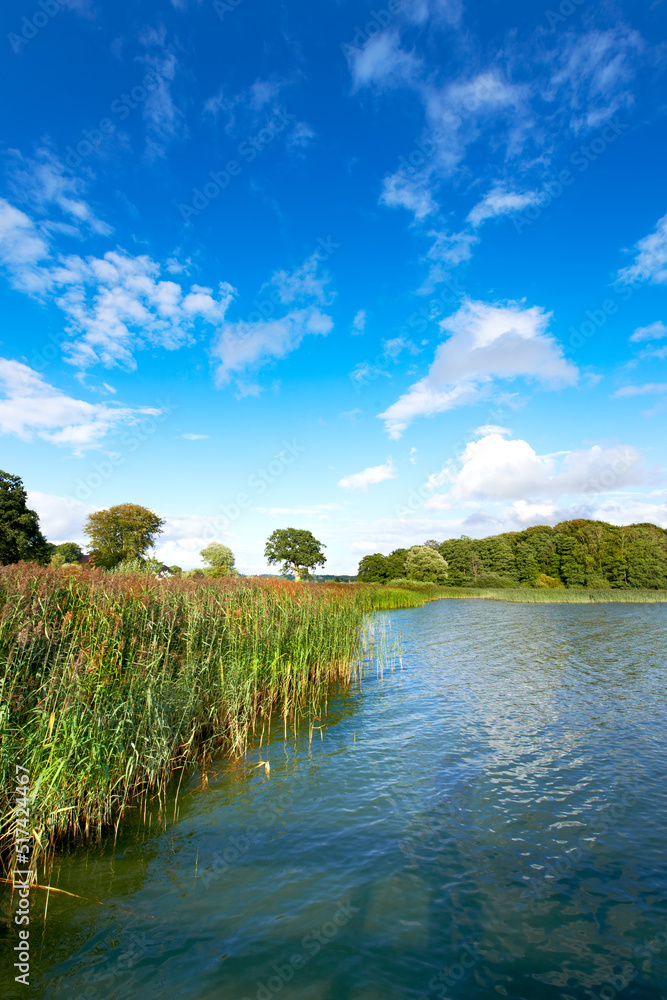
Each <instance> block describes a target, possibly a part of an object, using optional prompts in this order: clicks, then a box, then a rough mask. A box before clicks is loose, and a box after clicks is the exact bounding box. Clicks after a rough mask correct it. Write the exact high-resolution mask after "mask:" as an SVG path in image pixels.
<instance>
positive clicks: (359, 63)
mask: <svg viewBox="0 0 667 1000" xmlns="http://www.w3.org/2000/svg"><path fill="white" fill-rule="evenodd" d="M346 56H347V61H348V64H349V66H350V71H351V73H352V80H353V83H354V88H355V90H358V89H359V88H361V87H365V86H369V85H376V86H396V85H398V84H400V83H403V82H407V81H409V80H411V79H412V78H414V77H415V75H416V74H417V73H418V72H419V69H420V61H419V59H417V58H416V57H415V56H414V55H413V54H412V53H410V52H406V51H404V50H403V49H402V48H401V46H400V35H399V31H398V29H397V28H396V27H393V26H392V27H390V28H387V29H386V30H385V31H381V32H380V33H379V34H377V35H372V36H371V37H370V38H369V39H368V40H367V41H365V42H364V44H363V45H362V46H360V47H359V46H356V45H349V46H348V48H347V51H346Z"/></svg>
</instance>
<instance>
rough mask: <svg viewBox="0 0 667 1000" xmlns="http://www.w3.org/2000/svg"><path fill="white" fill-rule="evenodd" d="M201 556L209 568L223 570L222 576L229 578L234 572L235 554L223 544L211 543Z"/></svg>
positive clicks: (202, 551)
mask: <svg viewBox="0 0 667 1000" xmlns="http://www.w3.org/2000/svg"><path fill="white" fill-rule="evenodd" d="M199 555H200V556H201V557H202V559H203V560H204V562H205V563H208V564H209V566H213V567H214V568H215V569H219V570H221V571H222V572H221V573H220V575H221V576H229V575H230V574H231V573H232V572H233V570H234V553H233V552H232V550H231V549H230V548H227V546H226V545H223V544H222V542H209V544H208V545H207V546H206V548H205V549H202V550H201V552H200V553H199Z"/></svg>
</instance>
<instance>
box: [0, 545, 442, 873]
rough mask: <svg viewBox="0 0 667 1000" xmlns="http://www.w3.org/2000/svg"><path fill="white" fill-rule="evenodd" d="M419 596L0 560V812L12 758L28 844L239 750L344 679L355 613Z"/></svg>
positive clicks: (96, 819) (44, 845) (75, 827)
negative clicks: (26, 791)
mask: <svg viewBox="0 0 667 1000" xmlns="http://www.w3.org/2000/svg"><path fill="white" fill-rule="evenodd" d="M421 604H423V598H422V597H420V596H419V595H417V594H413V593H410V592H407V591H402V590H398V589H394V588H385V587H372V586H355V585H349V584H298V583H292V582H289V581H283V580H266V579H263V580H259V579H252V578H250V579H248V578H240V579H239V578H233V577H223V578H221V579H210V578H207V577H203V578H202V577H199V578H190V579H171V580H157V579H155V578H153V577H150V576H148V575H140V574H135V575H117V574H110V573H105V572H103V571H102V570H92V571H90V572H86V573H75V572H69V571H68V570H67V569H53V568H41V567H36V566H34V565H28V564H24V563H21V564H18V565H13V566H6V567H3V568H1V569H0V663H1V665H0V694H1V702H0V761H1V764H0V767H1V771H2V779H3V791H2V793H0V800H1V802H0V806H1V808H2V814H3V816H5V817H8V816H12V815H13V813H12V810H13V808H14V804H15V803H14V800H13V798H12V796H13V791H12V790H13V788H14V784H15V780H14V775H15V767H16V765H17V764H19V765H21V766H22V767H24V768H26V769H27V773H29V775H30V807H31V821H32V834H33V837H34V838H35V844H36V845H38V852H37V853H38V854H39V853H40V852H43V851H46V850H47V849H48V848H49V846H51V845H53V844H54V843H56V842H57V840H58V839H59V838H62V837H63V836H64V835H66V834H71V833H79V834H82V835H89V834H91V833H95V832H99V831H101V830H102V828H103V827H104V826H105V825H107V824H109V823H110V822H112V821H114V822H116V823H117V822H119V819H120V817H121V816H122V813H123V810H124V808H125V807H126V806H127V804H128V802H129V800H130V799H131V798H132V797H136V796H137V795H144V796H146V795H148V794H152V795H155V794H157V795H160V794H162V792H163V790H164V787H165V784H166V782H167V780H168V779H169V777H170V776H171V775H172V774H173V773H174V772H175V770H177V769H178V768H181V767H184V766H186V765H191V764H193V762H195V761H196V760H201V759H202V757H204V758H206V757H210V755H212V754H213V753H214V752H220V751H222V750H227V751H229V752H230V753H232V754H235V755H239V754H242V753H243V751H244V749H245V747H246V742H247V739H248V736H249V734H250V732H251V731H253V728H254V727H255V726H256V724H257V722H258V720H261V719H262V718H264V717H267V716H268V717H270V716H271V715H272V714H273V715H275V714H276V713H280V714H281V715H282V716H284V718H285V723H286V724H287V720H288V719H292V720H295V719H297V718H298V714H299V712H300V711H302V710H303V709H304V707H306V706H307V705H308V704H309V703H311V702H312V701H313V700H314V699H315V698H316V697H317V696H318V694H319V693H320V692H321V691H322V690H324V689H325V687H326V685H328V684H329V683H331V682H334V681H341V680H342V681H347V680H349V678H350V675H351V673H352V671H353V670H354V669H355V668H356V665H357V664H358V662H359V659H358V658H359V653H360V650H361V648H362V631H363V624H364V620H365V616H366V613H367V612H370V611H374V610H381V609H384V608H398V607H405V606H419V605H421ZM14 829H15V819H14V820H13V821H10V822H9V823H5V826H4V829H3V831H2V834H1V839H0V853H1V854H2V856H3V858H4V862H5V864H7V863H8V859H9V855H10V853H11V845H12V843H13V839H14Z"/></svg>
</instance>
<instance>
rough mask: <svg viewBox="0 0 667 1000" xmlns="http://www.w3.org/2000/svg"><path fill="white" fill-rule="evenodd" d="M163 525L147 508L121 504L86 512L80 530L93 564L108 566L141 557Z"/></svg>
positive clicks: (107, 567)
mask: <svg viewBox="0 0 667 1000" xmlns="http://www.w3.org/2000/svg"><path fill="white" fill-rule="evenodd" d="M163 525H164V521H163V519H162V518H161V517H158V515H157V514H155V513H154V512H153V511H152V510H149V509H148V508H147V507H140V506H139V505H138V504H135V503H121V504H118V505H117V506H115V507H109V508H108V510H97V511H95V513H94V514H89V515H88V518H87V519H86V524H85V527H84V529H83V532H84V534H85V535H86V537H87V538H88V539H89V540H90V545H91V549H92V551H91V556H92V558H93V562H94V564H95V565H96V566H103V567H105V568H106V569H112V568H113V567H114V566H117V565H118V563H121V562H127V561H128V560H132V559H143V558H144V556H145V554H146V552H147V551H148V550H149V549H150V548H151V547H152V546H153V545H154V544H155V538H156V536H157V535H159V534H160V532H161V531H162V527H163Z"/></svg>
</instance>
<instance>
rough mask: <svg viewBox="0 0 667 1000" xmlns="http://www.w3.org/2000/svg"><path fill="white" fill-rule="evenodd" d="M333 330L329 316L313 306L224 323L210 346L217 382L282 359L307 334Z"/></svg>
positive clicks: (321, 333)
mask: <svg viewBox="0 0 667 1000" xmlns="http://www.w3.org/2000/svg"><path fill="white" fill-rule="evenodd" d="M332 329H333V320H332V319H331V317H330V316H327V315H326V314H325V313H322V312H320V310H319V309H316V308H314V307H309V308H307V309H293V310H292V311H291V312H289V313H287V315H286V316H283V317H282V318H281V319H270V320H263V321H259V322H256V323H250V322H247V321H244V320H239V322H237V323H227V324H226V325H225V326H224V328H223V330H222V333H221V334H220V337H219V338H218V341H217V343H216V344H215V346H214V347H213V355H214V357H215V358H217V359H218V360H219V362H220V363H219V365H218V369H217V380H218V384H219V385H227V384H228V383H229V382H230V380H231V378H232V376H239V375H240V374H241V373H242V372H245V371H247V370H248V369H250V368H256V367H259V366H260V365H264V364H266V363H268V362H269V361H272V360H274V359H278V358H284V357H285V356H286V355H287V354H290V353H291V352H292V351H295V350H296V349H297V347H299V346H300V345H301V343H302V341H303V339H304V337H306V336H308V334H315V335H321V336H326V335H327V334H328V333H330V331H331V330H332Z"/></svg>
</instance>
